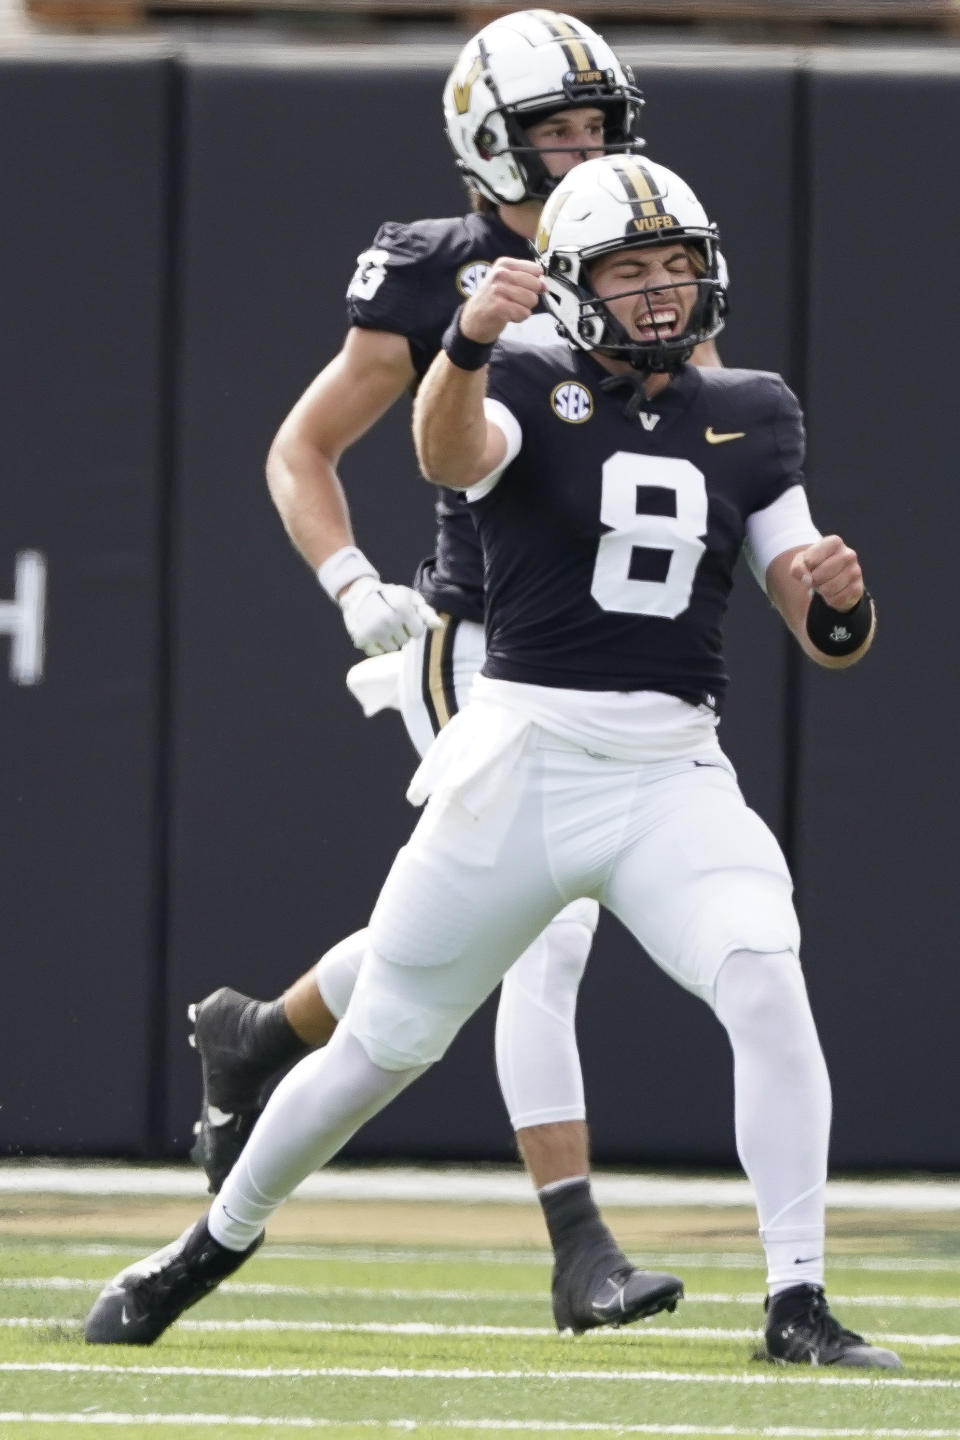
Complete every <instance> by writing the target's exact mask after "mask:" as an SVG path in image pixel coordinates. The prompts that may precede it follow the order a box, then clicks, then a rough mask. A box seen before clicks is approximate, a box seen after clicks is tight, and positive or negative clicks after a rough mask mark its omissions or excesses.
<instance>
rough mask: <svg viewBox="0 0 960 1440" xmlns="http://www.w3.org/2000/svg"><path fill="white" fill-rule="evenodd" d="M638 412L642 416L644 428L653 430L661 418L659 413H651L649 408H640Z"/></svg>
mask: <svg viewBox="0 0 960 1440" xmlns="http://www.w3.org/2000/svg"><path fill="white" fill-rule="evenodd" d="M637 413H638V414H639V416H640V424H641V425H642V426H643V428H644V430H652V429H653V427H654V425H656V423H657V421H658V420H659V419H660V416H659V415H651V414H650V412H649V411H648V410H640V411H638V412H637Z"/></svg>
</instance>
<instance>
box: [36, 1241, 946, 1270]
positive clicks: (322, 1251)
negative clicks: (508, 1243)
mask: <svg viewBox="0 0 960 1440" xmlns="http://www.w3.org/2000/svg"><path fill="white" fill-rule="evenodd" d="M134 1248H135V1247H131V1246H130V1245H129V1244H127V1245H119V1244H113V1243H111V1244H103V1243H96V1242H93V1241H91V1242H89V1243H86V1244H79V1245H77V1244H74V1245H63V1244H58V1243H56V1242H50V1241H40V1242H38V1243H37V1244H36V1245H34V1244H33V1243H32V1242H31V1244H30V1249H31V1250H32V1251H43V1252H45V1253H50V1254H56V1255H75V1256H80V1257H83V1256H88V1255H93V1256H110V1255H120V1256H129V1255H132V1254H133V1250H134ZM268 1255H269V1258H270V1259H271V1260H293V1261H296V1262H297V1263H298V1264H299V1263H301V1262H302V1261H304V1260H343V1261H348V1262H350V1263H356V1264H360V1265H364V1264H371V1265H449V1264H451V1263H458V1264H459V1263H463V1264H478V1265H542V1266H544V1267H546V1266H552V1265H553V1256H552V1255H551V1254H550V1252H549V1251H548V1250H547V1249H546V1246H544V1248H543V1249H542V1250H519V1249H518V1250H511V1249H508V1248H506V1247H505V1248H503V1249H500V1250H487V1249H476V1250H472V1249H470V1248H468V1247H462V1246H459V1245H450V1246H448V1247H447V1248H446V1249H426V1248H423V1249H421V1248H418V1247H417V1246H409V1247H407V1248H403V1247H397V1246H393V1245H311V1244H304V1245H296V1246H290V1245H271V1246H270V1249H269V1251H268ZM644 1259H645V1261H646V1262H647V1264H649V1265H650V1266H651V1267H654V1266H655V1267H656V1268H657V1269H661V1268H662V1269H669V1268H671V1267H672V1268H675V1269H680V1268H683V1267H684V1266H686V1267H687V1269H691V1270H692V1269H694V1268H696V1269H699V1270H704V1269H706V1270H756V1271H757V1272H758V1273H760V1272H762V1270H763V1254H762V1252H761V1251H760V1248H759V1246H758V1247H757V1249H756V1251H754V1252H752V1253H746V1252H744V1253H737V1252H726V1253H719V1254H716V1255H714V1254H712V1253H711V1252H710V1251H707V1250H689V1251H687V1250H678V1251H662V1250H646V1251H644ZM829 1260H830V1267H831V1269H833V1270H875V1271H877V1272H878V1273H882V1272H886V1271H892V1272H894V1273H897V1272H900V1271H910V1272H911V1273H914V1272H915V1273H918V1274H919V1273H923V1274H933V1275H957V1274H960V1259H957V1260H950V1259H946V1258H944V1259H935V1258H933V1257H932V1256H921V1257H917V1258H910V1257H909V1256H906V1255H902V1256H896V1255H894V1256H891V1255H883V1256H880V1255H833V1256H830V1257H829Z"/></svg>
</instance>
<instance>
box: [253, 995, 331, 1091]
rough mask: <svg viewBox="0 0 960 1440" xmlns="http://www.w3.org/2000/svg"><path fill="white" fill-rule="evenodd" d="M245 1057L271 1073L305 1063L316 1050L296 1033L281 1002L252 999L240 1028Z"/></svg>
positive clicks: (281, 998) (281, 999)
mask: <svg viewBox="0 0 960 1440" xmlns="http://www.w3.org/2000/svg"><path fill="white" fill-rule="evenodd" d="M237 1039H238V1041H239V1044H240V1053H241V1055H242V1056H243V1058H244V1059H245V1060H247V1061H249V1062H250V1063H251V1064H253V1065H256V1066H257V1068H258V1069H260V1068H262V1069H263V1070H264V1071H266V1072H267V1073H270V1072H272V1071H274V1070H279V1069H280V1067H281V1066H282V1065H290V1064H292V1063H293V1061H294V1060H301V1059H302V1058H303V1056H304V1055H307V1054H309V1052H310V1051H311V1050H312V1049H313V1048H314V1047H313V1046H312V1045H307V1044H305V1042H304V1041H303V1040H301V1039H300V1036H299V1035H298V1034H297V1032H296V1030H294V1028H293V1026H292V1025H291V1024H290V1021H289V1020H288V1019H287V1016H286V1012H285V1010H284V1008H283V996H281V997H280V999H279V1000H251V1001H250V1004H249V1005H247V1006H246V1008H245V1009H244V1011H243V1013H242V1015H241V1016H240V1020H239V1023H238V1026H237Z"/></svg>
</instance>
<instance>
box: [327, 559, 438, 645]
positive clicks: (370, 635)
mask: <svg viewBox="0 0 960 1440" xmlns="http://www.w3.org/2000/svg"><path fill="white" fill-rule="evenodd" d="M340 609H341V610H342V611H343V623H344V624H345V625H346V627H347V634H348V635H349V636H350V639H351V640H352V641H353V643H354V645H356V647H357V649H358V650H362V651H363V653H364V654H365V655H383V654H386V652H387V651H389V650H399V649H400V647H401V645H405V644H406V642H407V641H408V640H415V639H416V638H417V636H418V635H422V634H423V632H424V630H427V629H429V630H437V629H439V627H440V626H441V625H442V623H443V622H442V620H441V619H440V616H439V615H438V614H437V612H436V610H434V608H433V606H432V605H428V604H427V602H426V600H424V598H423V596H422V595H420V594H418V592H417V591H416V590H411V588H410V586H409V585H385V584H384V582H383V581H382V580H380V579H379V578H378V577H377V576H374V575H361V576H360V578H359V579H358V580H354V582H353V584H352V585H349V586H348V587H347V589H346V590H345V591H344V592H343V596H342V598H341V600H340Z"/></svg>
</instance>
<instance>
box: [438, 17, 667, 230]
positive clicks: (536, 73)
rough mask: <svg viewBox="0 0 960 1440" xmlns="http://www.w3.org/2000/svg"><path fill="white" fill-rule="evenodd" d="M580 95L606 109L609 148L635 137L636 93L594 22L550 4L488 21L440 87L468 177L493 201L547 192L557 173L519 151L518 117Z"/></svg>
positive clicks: (624, 146)
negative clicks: (550, 174) (587, 22)
mask: <svg viewBox="0 0 960 1440" xmlns="http://www.w3.org/2000/svg"><path fill="white" fill-rule="evenodd" d="M578 105H579V106H586V105H596V106H598V107H600V108H602V109H603V110H604V111H605V113H606V115H607V122H608V123H607V127H606V128H607V131H608V134H607V137H606V139H607V143H608V144H609V146H610V147H611V148H613V147H614V146H615V147H616V148H617V149H619V150H635V149H637V148H638V147H639V145H640V144H641V143H642V142H640V140H639V138H638V136H637V135H636V125H637V120H638V117H639V113H640V109H641V107H642V105H643V97H642V96H641V94H640V92H639V90H637V88H636V85H635V84H634V80H633V74H632V72H631V70H630V69H629V67H628V66H624V65H622V64H621V63H620V61H619V60H618V59H617V57H616V55H614V53H613V51H612V50H611V49H610V46H609V45H608V44H607V42H606V41H605V40H604V39H603V37H602V36H600V35H598V34H597V33H596V31H594V30H591V29H590V28H589V26H587V25H584V24H583V23H582V22H581V21H580V20H576V19H574V17H573V16H572V15H562V14H558V13H556V12H554V11H552V10H519V11H517V12H516V13H515V14H513V15H505V16H503V17H502V18H501V19H499V20H494V21H492V22H491V24H489V25H487V26H485V27H484V29H483V30H481V31H480V32H479V33H478V34H477V35H475V36H474V37H473V39H472V40H470V41H468V43H467V44H466V45H465V46H464V48H463V50H462V51H461V52H460V56H459V58H458V59H457V62H456V64H455V65H454V67H453V70H452V71H451V73H450V76H449V78H448V80H447V83H446V86H445V88H444V92H443V115H444V123H445V126H446V131H447V135H448V137H449V140H450V144H451V145H452V146H453V149H454V151H455V153H456V155H457V163H458V165H459V167H460V170H461V171H462V173H463V175H464V178H465V180H466V181H467V184H468V185H469V186H470V187H471V188H472V189H475V190H478V191H479V192H480V193H481V194H482V195H485V196H486V197H487V199H488V200H491V201H493V203H494V204H507V205H516V204H519V203H520V202H521V201H522V200H528V199H544V198H545V197H546V195H547V193H548V192H549V190H550V189H551V188H552V187H553V183H554V182H552V181H550V180H549V177H548V176H547V175H546V172H545V170H544V168H543V166H542V162H540V163H537V162H536V160H535V157H530V156H529V155H525V154H524V153H523V149H524V147H525V144H526V142H525V137H524V136H523V135H522V128H523V117H524V116H527V117H528V118H532V117H533V116H535V115H539V116H542V115H544V114H550V113H551V112H553V111H556V110H564V109H569V108H572V107H574V106H578ZM514 152H519V153H514ZM531 161H533V163H531Z"/></svg>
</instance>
